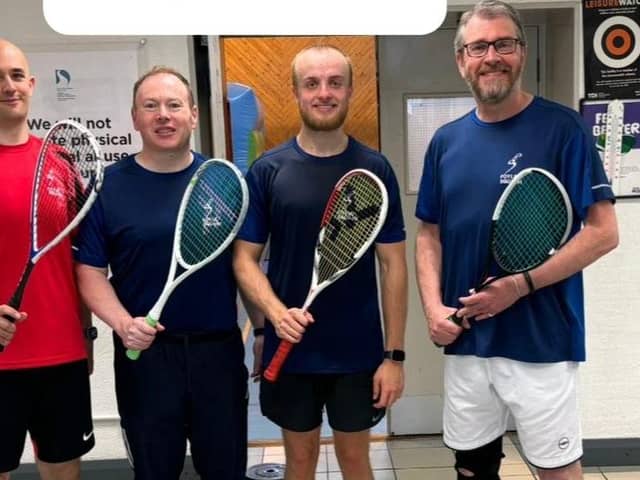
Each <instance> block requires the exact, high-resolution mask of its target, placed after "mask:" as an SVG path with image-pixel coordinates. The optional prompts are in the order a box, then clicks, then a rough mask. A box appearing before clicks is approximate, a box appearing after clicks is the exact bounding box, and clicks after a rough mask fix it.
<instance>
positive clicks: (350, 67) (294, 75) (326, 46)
mask: <svg viewBox="0 0 640 480" xmlns="http://www.w3.org/2000/svg"><path fill="white" fill-rule="evenodd" d="M311 50H315V51H318V52H322V51H326V50H333V51H334V52H337V53H339V54H340V55H342V56H343V57H344V60H345V62H346V64H347V68H348V78H347V85H348V86H349V87H351V86H353V63H352V62H351V58H350V57H349V55H347V54H346V53H344V52H343V51H342V50H341V49H339V48H338V47H336V46H334V45H329V44H320V45H311V46H309V47H306V48H303V49H302V50H300V51H299V52H298V53H296V56H295V57H293V60H292V61H291V84H292V85H293V88H298V75H297V73H298V72H297V71H296V63H297V62H298V59H299V58H300V57H301V56H302V55H303V54H305V53H307V52H309V51H311Z"/></svg>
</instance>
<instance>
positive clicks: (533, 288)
mask: <svg viewBox="0 0 640 480" xmlns="http://www.w3.org/2000/svg"><path fill="white" fill-rule="evenodd" d="M522 275H523V276H524V280H525V282H527V286H528V287H529V293H533V292H535V291H536V286H535V285H534V284H533V280H532V279H531V275H529V272H527V271H526V270H525V271H524V272H522Z"/></svg>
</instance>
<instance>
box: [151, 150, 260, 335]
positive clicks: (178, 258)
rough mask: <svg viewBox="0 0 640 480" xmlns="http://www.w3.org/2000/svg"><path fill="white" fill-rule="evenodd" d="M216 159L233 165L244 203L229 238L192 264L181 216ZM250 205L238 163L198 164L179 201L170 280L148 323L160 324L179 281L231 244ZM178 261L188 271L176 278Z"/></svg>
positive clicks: (230, 165)
mask: <svg viewBox="0 0 640 480" xmlns="http://www.w3.org/2000/svg"><path fill="white" fill-rule="evenodd" d="M215 163H219V164H223V165H225V166H226V167H228V168H230V169H231V170H232V171H233V172H234V173H235V175H236V176H237V177H238V181H239V183H240V188H241V189H242V207H241V208H240V213H239V214H238V220H237V222H236V224H235V225H234V227H233V229H232V230H231V232H230V233H229V235H228V236H227V238H226V239H225V241H224V242H222V244H220V246H219V247H218V248H217V249H216V250H214V251H213V252H212V253H211V254H210V255H208V256H207V258H205V259H204V260H201V261H200V262H198V263H195V264H193V265H189V264H188V263H187V262H185V261H184V259H183V258H182V255H181V253H180V236H181V234H182V220H183V219H184V212H185V210H186V207H187V204H188V202H189V198H190V197H191V192H193V188H194V187H195V185H196V183H198V180H199V178H200V176H201V175H202V173H203V172H204V171H205V170H206V169H207V168H209V166H210V165H213V164H215ZM248 206H249V190H248V188H247V182H246V181H245V179H244V177H243V176H242V173H241V172H240V170H239V169H238V167H236V166H235V165H234V164H233V163H231V162H229V161H228V160H224V159H219V158H212V159H210V160H207V161H206V162H204V163H203V164H202V165H200V167H198V170H196V172H195V173H194V174H193V177H192V178H191V180H190V181H189V184H188V185H187V188H186V189H185V191H184V194H183V195H182V200H181V202H180V209H179V210H178V216H177V218H176V227H175V231H174V234H173V251H172V253H171V266H170V267H169V274H168V275H167V281H166V283H165V285H164V288H163V290H162V293H161V294H160V296H159V297H158V300H156V303H155V304H154V305H153V307H152V308H151V310H150V311H149V313H148V314H147V323H149V325H151V326H156V325H157V323H158V320H159V318H160V315H161V314H162V309H163V308H164V305H165V303H166V302H167V300H168V298H169V296H170V295H171V293H172V292H173V290H174V289H175V288H176V287H177V286H178V285H180V284H181V283H182V282H183V281H184V280H185V279H186V278H187V277H189V276H190V275H191V274H193V273H195V272H197V271H198V270H200V269H201V268H202V267H204V266H205V265H206V264H208V263H209V262H211V261H212V260H213V259H214V258H216V257H217V256H218V255H219V254H220V252H222V251H224V250H225V249H226V248H227V247H228V246H229V244H230V243H231V242H232V241H233V239H234V238H235V237H236V234H237V233H238V230H240V227H241V226H242V222H243V220H244V217H245V215H246V214H247V208H248ZM178 264H180V266H181V267H182V268H184V269H185V271H184V272H182V273H181V274H180V275H178V277H176V278H175V279H174V276H175V274H176V268H177V265H178Z"/></svg>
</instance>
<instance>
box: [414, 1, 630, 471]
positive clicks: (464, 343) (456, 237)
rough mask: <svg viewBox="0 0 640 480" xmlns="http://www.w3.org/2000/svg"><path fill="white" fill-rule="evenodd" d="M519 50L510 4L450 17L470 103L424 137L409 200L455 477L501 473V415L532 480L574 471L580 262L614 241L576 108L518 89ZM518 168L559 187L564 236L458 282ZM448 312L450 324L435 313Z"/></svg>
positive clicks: (474, 265) (481, 253)
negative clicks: (541, 254) (485, 278)
mask: <svg viewBox="0 0 640 480" xmlns="http://www.w3.org/2000/svg"><path fill="white" fill-rule="evenodd" d="M526 53H527V50H526V39H525V36H524V31H523V28H522V24H521V22H520V19H519V16H518V13H517V12H516V11H515V10H514V9H513V8H512V7H511V6H509V5H507V4H505V3H503V2H500V1H482V2H480V3H478V4H477V5H476V6H475V7H474V8H473V9H471V10H470V11H468V12H466V13H465V14H464V15H462V17H461V19H460V23H459V26H458V31H457V34H456V39H455V54H456V61H457V65H458V69H459V71H460V74H461V75H462V77H463V78H464V79H465V80H466V81H467V83H468V84H469V86H470V88H471V91H472V93H473V96H474V98H475V100H476V105H477V106H476V109H475V110H474V111H472V112H470V113H468V114H467V115H465V116H463V117H462V118H459V119H457V120H455V121H453V122H451V123H449V124H447V125H445V126H443V127H442V128H440V129H439V130H438V131H437V132H436V134H435V135H434V137H433V139H432V140H431V143H430V145H429V148H428V150H427V153H426V157H425V164H424V172H423V175H422V180H421V184H420V191H419V195H418V202H417V207H416V216H417V217H418V218H419V219H420V220H421V224H420V227H419V231H418V238H417V244H416V263H417V272H418V283H419V287H420V293H421V297H422V303H423V306H424V311H425V315H426V317H427V321H428V325H429V333H430V335H431V338H432V339H433V341H434V342H436V343H437V344H440V345H446V347H445V353H446V354H447V357H446V360H445V402H444V441H445V443H446V444H447V445H448V446H449V447H451V448H452V449H454V450H455V451H456V468H457V470H458V479H462V478H468V477H473V478H477V479H478V480H480V479H483V480H484V479H498V478H499V477H498V470H499V468H500V459H501V458H502V456H503V455H502V435H503V434H504V432H505V429H506V426H507V418H508V416H509V414H511V415H512V416H513V418H514V419H515V423H516V427H517V429H518V434H519V438H520V442H521V445H522V448H523V452H524V455H525V456H526V458H527V460H528V461H529V462H530V463H531V464H533V465H535V466H536V467H537V468H538V475H539V477H540V478H541V479H542V480H550V479H560V478H562V479H571V480H575V479H580V478H582V470H581V466H580V461H579V460H580V458H581V456H582V444H581V435H580V423H579V417H578V412H577V398H576V397H577V391H576V381H577V365H578V362H581V361H584V359H585V338H584V307H583V289H582V275H581V270H582V269H583V268H585V267H586V266H587V265H589V264H591V263H592V262H594V261H595V260H596V259H598V258H599V257H600V256H602V255H604V254H605V253H607V252H608V251H610V250H611V249H613V248H615V246H616V245H617V241H618V234H617V224H616V218H615V212H614V208H613V199H614V196H613V193H612V190H611V187H610V185H609V182H608V181H607V178H606V176H605V173H604V170H603V167H602V163H601V161H600V158H599V156H598V153H597V152H596V150H595V148H594V145H593V141H592V138H591V136H590V135H589V133H588V132H587V130H586V127H585V126H584V124H583V122H582V120H581V119H580V117H579V116H578V115H577V114H576V112H574V111H573V110H570V109H568V108H566V107H563V106H561V105H559V104H557V103H554V102H550V101H548V100H544V99H542V98H540V97H534V96H533V95H531V94H530V93H527V92H525V91H523V90H522V88H521V81H522V71H523V69H524V65H525V58H526ZM528 167H539V168H543V169H545V170H548V171H549V172H551V173H552V174H553V175H555V176H556V177H557V178H558V179H559V180H560V182H562V184H563V185H564V186H565V188H566V190H567V192H568V195H569V197H570V201H571V204H572V206H573V210H574V215H573V217H574V223H573V225H572V227H571V234H570V238H569V240H568V242H567V243H566V244H565V245H564V246H563V247H562V248H561V249H560V250H559V251H558V252H557V253H556V254H555V255H554V256H553V257H552V258H551V259H550V260H548V261H547V262H546V263H544V264H543V265H541V266H539V267H537V268H535V269H533V270H532V271H530V272H528V273H527V274H522V273H519V274H516V275H511V276H507V277H505V278H502V279H500V280H498V281H496V282H495V283H493V284H491V286H489V287H488V288H486V289H484V290H482V291H480V292H477V293H475V292H469V289H470V288H471V287H472V286H473V285H475V284H476V283H477V282H478V280H479V277H480V276H481V271H482V269H483V266H484V263H485V261H486V260H485V258H486V255H487V248H488V247H487V245H488V241H489V235H490V226H491V214H492V211H493V208H494V206H495V204H496V201H497V199H498V198H499V196H500V194H501V193H502V191H503V190H504V188H505V186H506V185H507V184H508V183H509V182H510V181H511V179H512V178H513V177H514V176H515V175H516V174H517V173H518V172H520V171H521V170H522V169H525V168H528ZM457 308H460V310H459V311H458V314H457V316H458V317H459V319H460V323H461V326H459V325H458V324H456V323H454V322H451V321H448V320H447V317H448V316H450V315H451V314H452V313H454V312H455V311H456V309H457Z"/></svg>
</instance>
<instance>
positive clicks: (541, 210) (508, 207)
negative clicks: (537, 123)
mask: <svg viewBox="0 0 640 480" xmlns="http://www.w3.org/2000/svg"><path fill="white" fill-rule="evenodd" d="M572 212H573V210H572V207H571V201H570V200H569V196H568V195H567V192H566V190H565V189H564V187H563V185H562V184H561V183H560V181H559V180H558V179H557V178H556V177H554V176H553V175H552V174H551V173H549V172H548V171H546V170H543V169H541V168H527V169H524V170H522V171H521V172H520V173H518V174H517V175H516V176H515V177H514V178H513V180H512V181H511V183H509V185H508V186H507V188H506V189H505V190H504V192H503V193H502V195H501V196H500V199H499V200H498V203H497V205H496V208H495V211H494V213H493V218H492V233H491V252H492V255H493V258H494V259H495V261H496V263H497V264H498V266H499V267H500V268H501V269H502V270H504V271H505V272H508V273H518V272H523V271H526V270H531V269H532V268H535V267H537V266H538V265H540V264H542V263H544V262H545V261H546V260H547V259H549V257H551V256H552V255H553V254H554V253H555V252H556V251H557V250H558V249H559V248H560V247H561V246H562V245H563V244H564V242H565V241H566V240H567V237H568V236H569V232H570V230H571V224H572V222H573V213H572Z"/></svg>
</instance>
